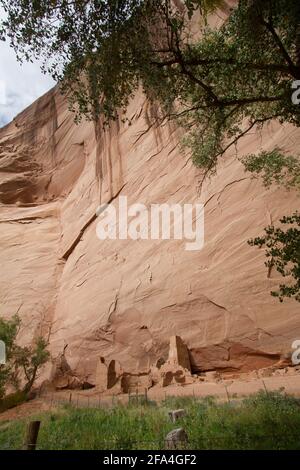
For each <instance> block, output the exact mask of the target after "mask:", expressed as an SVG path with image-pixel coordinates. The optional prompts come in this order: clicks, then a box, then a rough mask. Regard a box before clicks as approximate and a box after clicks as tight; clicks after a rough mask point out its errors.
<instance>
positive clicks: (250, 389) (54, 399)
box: [0, 373, 300, 422]
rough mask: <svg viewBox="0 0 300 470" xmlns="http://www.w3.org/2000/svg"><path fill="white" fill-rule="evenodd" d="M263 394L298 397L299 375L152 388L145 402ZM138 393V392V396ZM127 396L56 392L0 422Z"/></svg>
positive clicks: (3, 415) (125, 399)
mask: <svg viewBox="0 0 300 470" xmlns="http://www.w3.org/2000/svg"><path fill="white" fill-rule="evenodd" d="M260 390H264V391H265V392H266V393H267V392H270V391H275V390H282V391H284V392H286V393H288V394H290V395H294V396H299V397H300V373H296V374H294V375H287V376H278V377H276V376H272V377H264V378H257V379H254V378H251V379H250V380H243V379H239V380H221V381H220V382H201V383H195V384H190V385H170V386H168V387H164V388H161V387H157V386H156V387H153V388H151V389H150V390H148V391H147V398H148V399H149V400H155V401H160V400H164V399H165V398H167V397H171V396H178V397H179V396H194V397H199V398H200V397H205V396H214V397H215V398H217V399H218V400H221V401H229V400H231V399H235V398H242V397H246V396H248V395H251V394H254V393H257V392H259V391H260ZM139 393H141V392H139ZM132 396H133V397H134V396H135V395H134V394H133V395H132ZM128 401H129V396H128V395H108V394H100V393H99V392H97V389H95V388H94V389H90V390H82V391H70V390H64V391H60V392H48V393H46V394H43V396H41V397H39V398H35V399H34V400H31V401H29V402H27V403H24V404H22V405H19V406H17V407H15V408H13V409H11V410H7V411H5V412H3V413H1V414H0V422H4V421H11V420H15V419H20V418H26V417H29V416H32V415H35V414H37V413H40V412H41V411H50V410H52V409H55V408H57V407H58V406H60V405H62V404H66V403H71V404H72V405H73V406H75V407H80V408H82V407H91V408H100V407H111V406H114V405H115V404H116V403H123V404H127V403H128Z"/></svg>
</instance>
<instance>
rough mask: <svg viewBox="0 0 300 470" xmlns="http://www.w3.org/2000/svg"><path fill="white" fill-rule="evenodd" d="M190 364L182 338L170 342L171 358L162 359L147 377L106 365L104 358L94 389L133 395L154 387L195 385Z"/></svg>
mask: <svg viewBox="0 0 300 470" xmlns="http://www.w3.org/2000/svg"><path fill="white" fill-rule="evenodd" d="M192 382H193V377H192V374H191V364H190V358H189V352H188V348H187V346H186V345H185V344H184V342H183V341H182V339H181V338H180V336H172V337H171V338H170V347H169V356H168V359H167V360H165V359H163V358H159V359H158V360H157V361H156V363H155V365H152V366H151V367H150V370H149V372H148V373H144V374H138V373H136V374H134V373H129V372H125V371H124V370H123V369H122V367H121V365H120V364H119V363H118V362H117V361H115V360H111V361H109V362H106V361H105V359H104V358H103V357H101V358H100V359H99V361H98V364H97V368H96V376H95V385H96V388H97V389H98V390H99V391H100V392H106V391H107V390H110V391H113V392H114V393H130V392H134V391H144V390H145V389H149V388H151V387H153V386H155V385H159V386H161V387H166V386H168V385H171V384H176V383H178V384H186V383H192Z"/></svg>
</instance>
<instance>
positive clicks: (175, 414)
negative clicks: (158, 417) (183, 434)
mask: <svg viewBox="0 0 300 470" xmlns="http://www.w3.org/2000/svg"><path fill="white" fill-rule="evenodd" d="M168 415H169V418H170V420H171V421H172V423H176V421H178V419H180V418H184V417H185V416H186V411H185V410H184V409H183V408H180V409H179V410H171V411H169V413H168Z"/></svg>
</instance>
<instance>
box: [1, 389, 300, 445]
mask: <svg viewBox="0 0 300 470" xmlns="http://www.w3.org/2000/svg"><path fill="white" fill-rule="evenodd" d="M177 408H184V409H185V410H186V411H187V416H186V417H185V418H182V419H180V420H179V421H178V423H176V425H174V424H172V423H171V422H170V421H169V418H168V410H170V409H177ZM34 418H37V419H41V421H42V424H41V429H40V434H39V438H38V448H39V449H49V450H52V449H58V450H60V449H66V450H68V449H91V450H92V449H111V450H113V449H164V438H165V436H166V434H167V433H168V432H169V431H170V430H172V429H174V428H175V427H183V428H184V429H185V430H186V432H187V434H188V436H189V443H188V445H187V447H186V448H189V449H300V440H299V435H300V402H299V400H298V399H296V398H293V397H289V396H287V395H283V394H281V393H278V392H276V393H269V394H268V395H266V394H265V393H263V392H261V393H259V394H257V395H255V396H253V397H251V398H247V399H244V400H242V401H234V402H232V403H225V404H220V403H216V402H215V401H214V400H213V399H211V398H207V399H202V400H200V399H194V398H173V399H172V398H169V399H167V400H166V401H164V402H163V403H161V404H160V405H156V404H153V403H151V404H150V405H129V406H121V405H117V406H115V407H113V408H110V409H91V408H90V409H84V408H82V409H74V408H72V407H70V406H64V407H61V408H59V409H57V410H56V411H54V412H47V413H41V414H40V415H36V416H35V417H34ZM30 419H33V417H31V418H30ZM27 421H28V419H27V420H26V419H23V420H18V421H13V422H6V423H2V424H1V425H0V449H2V450H4V449H20V448H22V444H23V439H24V435H25V428H26V424H27Z"/></svg>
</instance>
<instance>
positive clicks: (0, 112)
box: [0, 10, 55, 127]
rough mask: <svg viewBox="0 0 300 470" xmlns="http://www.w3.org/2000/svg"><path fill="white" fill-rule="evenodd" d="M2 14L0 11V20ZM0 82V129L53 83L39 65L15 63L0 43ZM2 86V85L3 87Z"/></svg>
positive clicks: (14, 57)
mask: <svg viewBox="0 0 300 470" xmlns="http://www.w3.org/2000/svg"><path fill="white" fill-rule="evenodd" d="M1 16H2V17H3V13H2V12H1V10H0V18H1ZM0 82H2V86H1V89H2V90H3V88H4V89H5V100H3V97H2V98H1V100H0V127H2V126H3V125H5V124H7V123H8V122H9V121H11V120H12V119H13V118H14V117H15V116H16V115H17V114H18V113H19V112H21V111H22V110H23V109H24V108H26V107H27V106H29V105H30V104H31V103H33V102H34V101H35V100H36V99H37V98H38V97H40V96H41V95H43V94H44V93H45V92H46V91H48V90H49V89H50V88H52V87H53V86H54V85H55V83H54V81H53V80H52V78H51V77H49V76H45V75H43V74H42V72H41V70H40V64H39V63H38V62H35V63H24V64H22V65H20V64H19V62H17V59H16V56H15V52H14V50H13V49H12V48H11V47H10V46H9V44H8V43H7V42H2V41H0ZM3 84H4V85H3Z"/></svg>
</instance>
